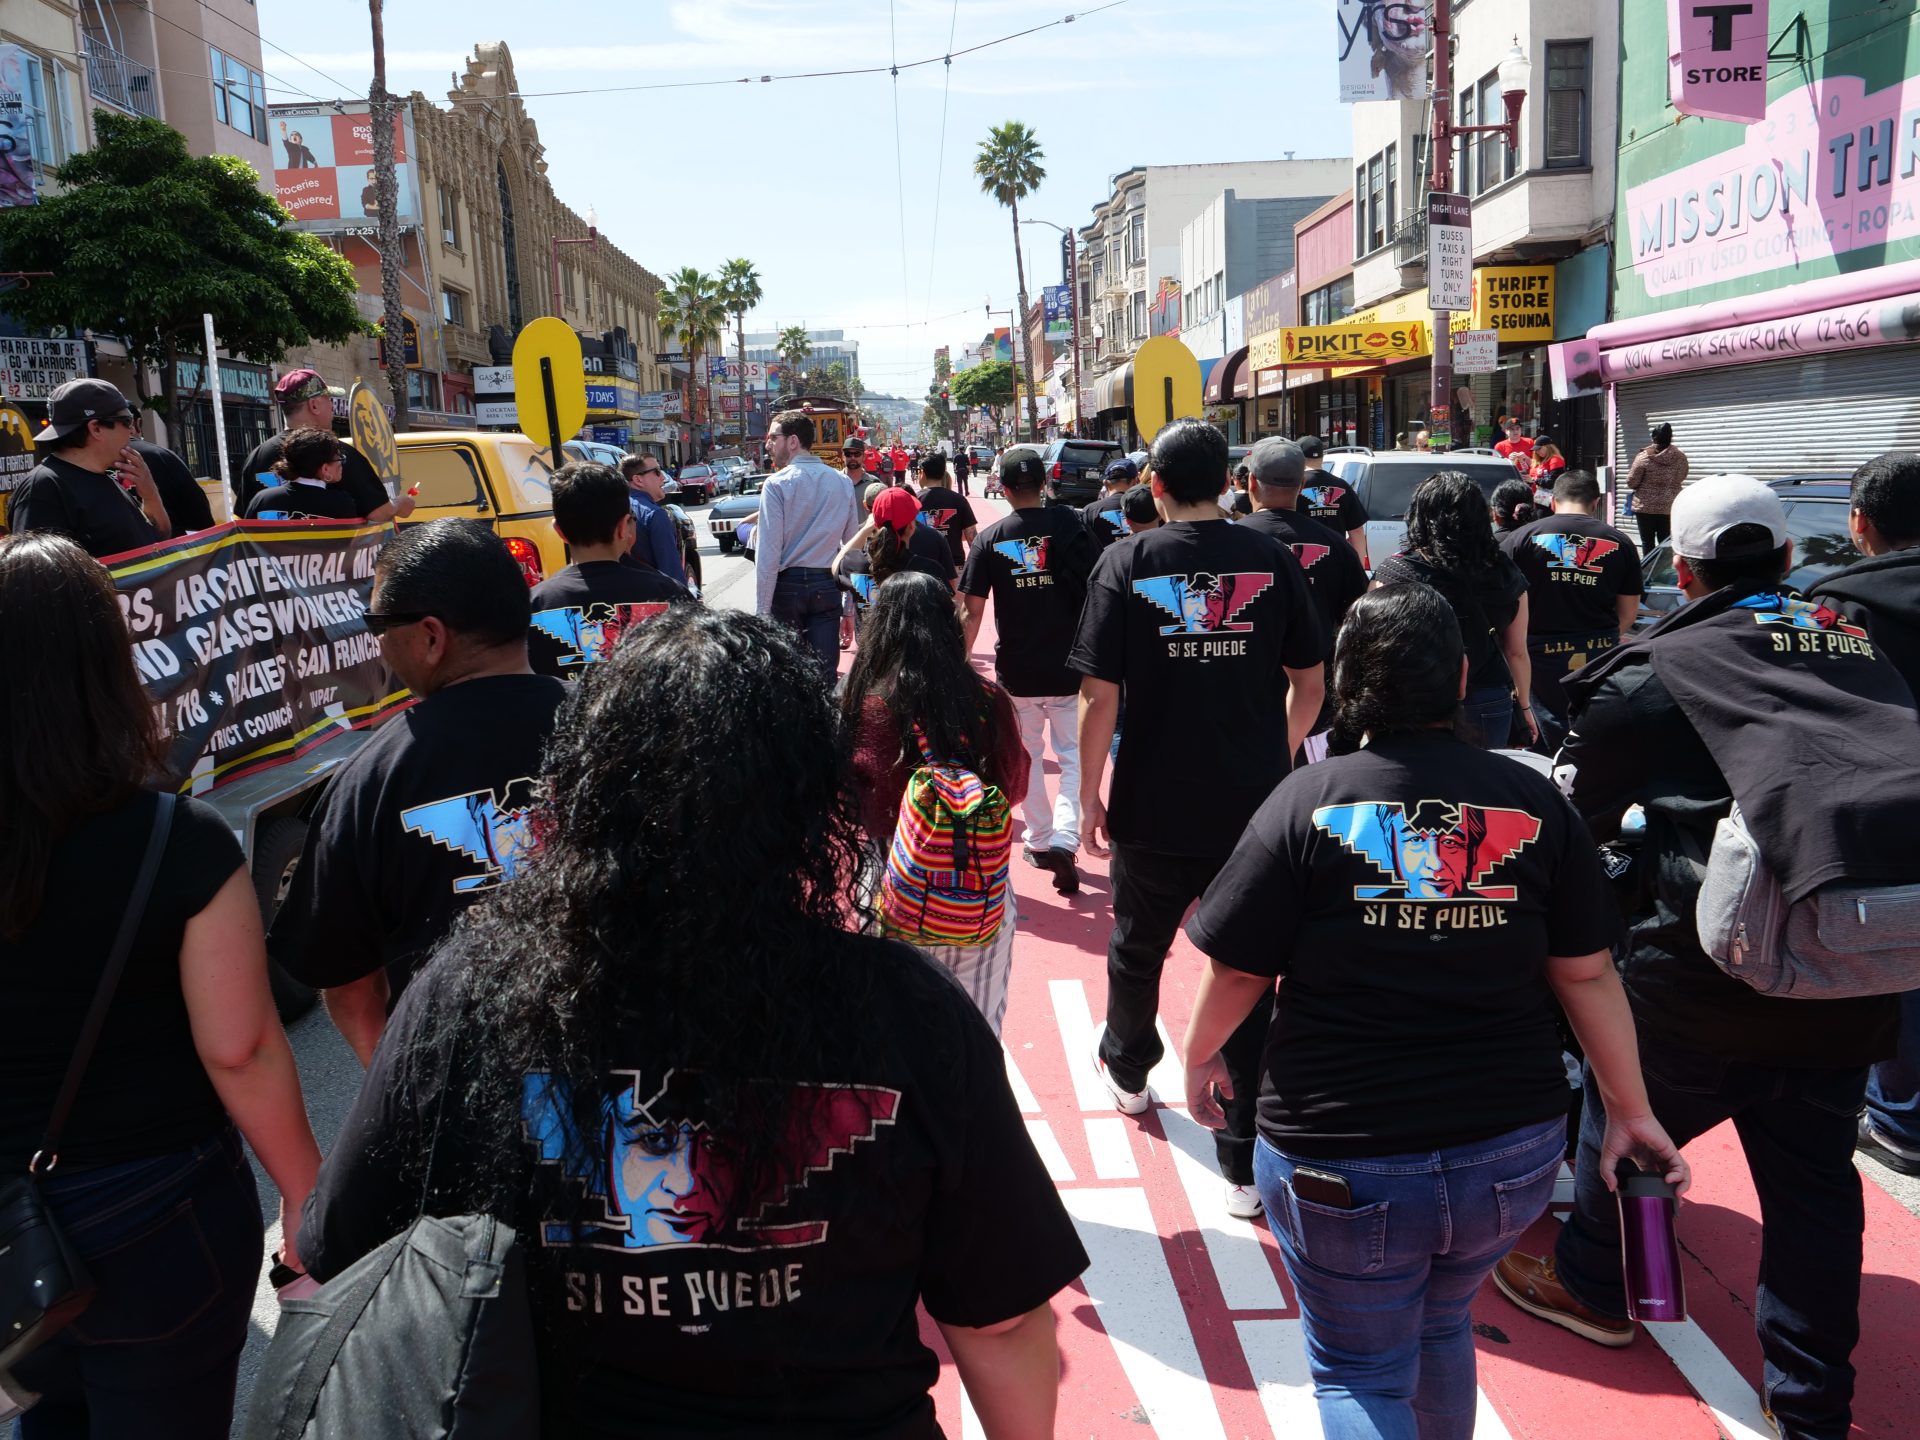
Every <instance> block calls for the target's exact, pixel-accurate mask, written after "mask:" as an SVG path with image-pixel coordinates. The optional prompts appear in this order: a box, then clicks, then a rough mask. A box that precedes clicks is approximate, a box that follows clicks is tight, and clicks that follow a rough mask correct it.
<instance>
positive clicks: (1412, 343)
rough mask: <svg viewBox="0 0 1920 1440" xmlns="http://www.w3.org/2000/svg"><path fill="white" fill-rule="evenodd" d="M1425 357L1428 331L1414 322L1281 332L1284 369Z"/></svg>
mask: <svg viewBox="0 0 1920 1440" xmlns="http://www.w3.org/2000/svg"><path fill="white" fill-rule="evenodd" d="M1427 353H1428V351H1427V327H1426V326H1425V325H1423V324H1421V323H1420V322H1419V321H1417V320H1415V321H1408V322H1406V323H1403V324H1398V325H1304V326H1298V327H1295V328H1293V329H1290V330H1282V331H1281V332H1280V363H1281V364H1283V365H1351V364H1354V363H1356V362H1359V361H1367V360H1410V359H1412V358H1414V357H1415V356H1418V355H1425V354H1427Z"/></svg>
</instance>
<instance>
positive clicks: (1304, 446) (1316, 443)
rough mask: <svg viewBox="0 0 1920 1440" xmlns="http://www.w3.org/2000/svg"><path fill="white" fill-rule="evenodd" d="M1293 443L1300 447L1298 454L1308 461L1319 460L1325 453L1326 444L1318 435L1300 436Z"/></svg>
mask: <svg viewBox="0 0 1920 1440" xmlns="http://www.w3.org/2000/svg"><path fill="white" fill-rule="evenodd" d="M1293 443H1294V444H1296V445H1298V446H1299V447H1300V453H1301V454H1302V455H1304V456H1305V457H1306V458H1307V459H1309V460H1318V459H1321V458H1322V457H1323V456H1325V454H1326V453H1327V442H1326V441H1324V440H1322V439H1321V438H1320V437H1319V436H1318V435H1302V436H1301V437H1300V438H1299V439H1298V440H1296V441H1294V442H1293Z"/></svg>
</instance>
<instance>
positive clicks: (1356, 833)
mask: <svg viewBox="0 0 1920 1440" xmlns="http://www.w3.org/2000/svg"><path fill="white" fill-rule="evenodd" d="M1313 823H1314V824H1315V825H1316V826H1318V827H1319V828H1320V829H1321V830H1322V831H1324V832H1325V833H1326V834H1328V835H1331V836H1332V837H1333V838H1334V839H1335V840H1338V841H1339V842H1340V844H1341V845H1342V846H1343V847H1344V848H1346V849H1347V850H1348V851H1350V852H1351V853H1352V854H1354V855H1356V856H1358V857H1359V858H1360V859H1362V860H1365V861H1367V862H1368V863H1369V864H1370V865H1372V866H1373V868H1374V869H1375V870H1377V871H1378V872H1379V875H1380V878H1381V883H1374V884H1360V885H1356V886H1354V889H1353V898H1354V899H1355V900H1490V901H1493V902H1495V903H1496V904H1509V903H1511V902H1512V901H1513V900H1515V899H1517V898H1518V895H1519V892H1518V890H1516V889H1515V887H1514V886H1512V885H1489V884H1487V883H1486V882H1487V879H1488V877H1489V876H1491V875H1492V874H1493V872H1494V871H1495V870H1496V869H1498V868H1499V867H1500V866H1501V865H1502V864H1504V863H1505V862H1506V861H1507V860H1508V859H1510V858H1511V857H1512V856H1514V855H1515V854H1517V853H1518V852H1519V851H1520V850H1522V849H1524V848H1525V847H1526V846H1528V845H1530V844H1532V843H1533V842H1534V841H1535V840H1537V839H1538V838H1539V836H1540V821H1539V819H1538V818H1537V817H1536V816H1533V815H1529V814H1527V813H1526V811H1524V810H1501V809H1490V808H1486V807H1483V806H1479V805H1449V804H1447V803H1446V802H1444V801H1440V800H1423V801H1421V802H1420V803H1419V804H1417V805H1415V806H1414V807H1413V811H1412V813H1411V814H1409V813H1408V810H1407V807H1406V806H1405V805H1401V804H1398V803H1391V802H1384V801H1382V802H1368V803H1363V804H1358V805H1323V806H1321V807H1320V808H1319V809H1318V810H1316V811H1314V812H1313Z"/></svg>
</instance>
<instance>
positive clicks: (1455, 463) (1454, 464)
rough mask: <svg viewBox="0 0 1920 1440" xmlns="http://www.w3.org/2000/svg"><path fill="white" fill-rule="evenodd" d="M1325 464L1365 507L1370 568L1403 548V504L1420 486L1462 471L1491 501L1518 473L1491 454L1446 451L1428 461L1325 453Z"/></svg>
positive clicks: (1354, 451)
mask: <svg viewBox="0 0 1920 1440" xmlns="http://www.w3.org/2000/svg"><path fill="white" fill-rule="evenodd" d="M1325 463H1326V468H1327V469H1328V470H1330V471H1332V472H1333V474H1334V475H1336V476H1337V477H1339V479H1340V481H1341V483H1343V484H1345V485H1346V486H1347V487H1348V488H1350V489H1351V490H1352V491H1353V493H1354V494H1355V495H1357V496H1359V497H1360V503H1361V504H1362V505H1364V506H1366V507H1367V554H1368V555H1369V556H1371V557H1372V559H1373V563H1374V564H1376V565H1378V564H1379V563H1380V562H1381V561H1382V560H1384V559H1386V558H1387V556H1389V555H1397V554H1398V553H1399V552H1400V551H1401V550H1402V549H1404V548H1405V546H1406V543H1407V502H1408V501H1409V500H1411V499H1412V498H1413V492H1414V490H1415V488H1416V487H1417V486H1418V485H1419V484H1420V482H1421V481H1422V480H1425V479H1427V478H1428V477H1429V476H1432V475H1438V474H1439V473H1440V472H1441V471H1443V470H1459V471H1463V472H1464V473H1465V474H1467V475H1469V476H1471V477H1472V479H1473V480H1474V481H1475V483H1477V484H1478V485H1479V486H1480V491H1481V493H1482V494H1483V495H1485V496H1487V497H1488V498H1489V499H1491V498H1492V497H1493V490H1494V487H1495V486H1496V485H1498V484H1499V483H1500V482H1501V481H1502V480H1511V479H1513V478H1514V476H1515V475H1517V474H1518V473H1519V472H1518V471H1517V470H1515V469H1514V468H1513V463H1512V462H1511V461H1509V460H1504V459H1502V458H1501V457H1500V456H1498V455H1496V454H1494V452H1493V451H1491V450H1450V451H1447V452H1446V453H1444V454H1440V455H1433V454H1429V453H1427V452H1425V451H1420V450H1379V451H1375V450H1367V449H1363V448H1358V447H1354V448H1345V449H1339V450H1329V451H1327V458H1326V462H1325Z"/></svg>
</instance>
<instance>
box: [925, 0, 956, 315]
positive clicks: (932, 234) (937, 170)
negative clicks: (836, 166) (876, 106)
mask: <svg viewBox="0 0 1920 1440" xmlns="http://www.w3.org/2000/svg"><path fill="white" fill-rule="evenodd" d="M959 25H960V0H953V13H952V14H951V15H950V16H949V17H948V19H947V53H946V55H945V56H944V57H942V60H943V63H944V64H945V66H946V78H945V79H944V80H942V81H941V82H940V149H939V152H938V158H937V159H936V160H935V161H934V167H933V228H932V230H930V231H929V232H928V234H927V308H928V309H932V308H933V275H934V269H935V266H936V264H937V262H938V260H939V258H940V192H941V190H942V189H943V188H944V186H945V184H946V178H947V97H948V96H949V95H950V94H951V93H952V90H953V35H954V31H955V30H956V29H958V28H959Z"/></svg>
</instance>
